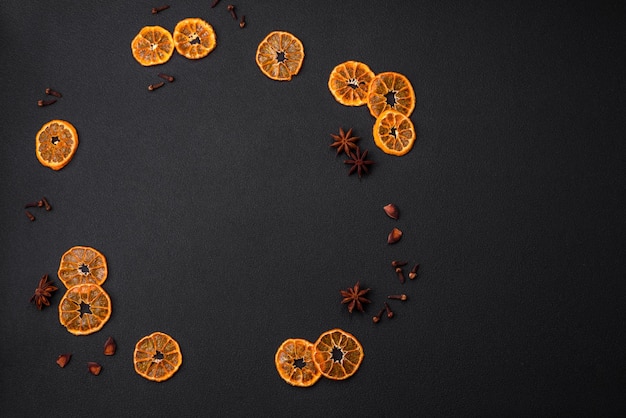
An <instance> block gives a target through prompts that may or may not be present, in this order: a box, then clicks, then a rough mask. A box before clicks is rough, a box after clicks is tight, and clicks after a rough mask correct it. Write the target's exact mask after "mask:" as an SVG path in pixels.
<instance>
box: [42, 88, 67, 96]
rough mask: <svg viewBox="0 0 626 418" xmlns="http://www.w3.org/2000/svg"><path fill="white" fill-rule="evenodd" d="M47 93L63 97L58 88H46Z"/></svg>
mask: <svg viewBox="0 0 626 418" xmlns="http://www.w3.org/2000/svg"><path fill="white" fill-rule="evenodd" d="M46 94H47V95H49V96H54V97H63V95H62V94H61V93H59V92H58V91H56V90H52V89H51V88H47V89H46Z"/></svg>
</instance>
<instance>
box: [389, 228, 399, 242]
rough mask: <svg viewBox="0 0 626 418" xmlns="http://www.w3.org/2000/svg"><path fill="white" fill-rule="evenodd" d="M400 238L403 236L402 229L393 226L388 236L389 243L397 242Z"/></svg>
mask: <svg viewBox="0 0 626 418" xmlns="http://www.w3.org/2000/svg"><path fill="white" fill-rule="evenodd" d="M400 238H402V231H400V230H399V229H398V228H393V229H392V230H391V232H390V233H389V235H388V236H387V244H395V243H396V242H398V241H400Z"/></svg>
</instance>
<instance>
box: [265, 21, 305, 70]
mask: <svg viewBox="0 0 626 418" xmlns="http://www.w3.org/2000/svg"><path fill="white" fill-rule="evenodd" d="M302 61H304V47H303V46H302V42H300V40H299V39H298V38H296V37H295V36H294V35H292V34H291V33H289V32H283V31H274V32H270V33H269V34H268V35H267V36H266V37H265V38H264V39H263V40H262V41H261V43H260V44H259V46H258V48H257V50H256V63H257V65H258V66H259V68H260V69H261V71H262V72H263V74H265V75H266V76H268V77H269V78H271V79H272V80H279V81H288V80H291V77H293V76H294V75H296V74H298V72H299V71H300V68H301V67H302Z"/></svg>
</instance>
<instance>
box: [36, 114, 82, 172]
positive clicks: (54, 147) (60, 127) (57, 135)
mask: <svg viewBox="0 0 626 418" xmlns="http://www.w3.org/2000/svg"><path fill="white" fill-rule="evenodd" d="M35 142H36V148H35V153H36V154H37V159H38V160H39V162H40V163H41V164H43V165H44V166H46V167H49V168H51V169H53V170H60V169H62V168H63V167H65V166H66V165H67V163H69V162H70V160H71V159H72V157H73V156H74V154H75V153H76V149H77V148H78V133H76V128H74V125H72V124H71V123H69V122H67V121H64V120H60V119H54V120H51V121H50V122H48V123H46V124H44V125H43V126H42V127H41V129H40V130H39V132H37V137H36V138H35Z"/></svg>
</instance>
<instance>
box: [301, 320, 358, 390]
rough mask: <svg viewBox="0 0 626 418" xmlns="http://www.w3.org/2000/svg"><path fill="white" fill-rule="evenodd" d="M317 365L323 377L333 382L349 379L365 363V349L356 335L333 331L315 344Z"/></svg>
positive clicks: (340, 330)
mask: <svg viewBox="0 0 626 418" xmlns="http://www.w3.org/2000/svg"><path fill="white" fill-rule="evenodd" d="M314 346H315V353H314V357H313V358H314V360H315V364H316V365H317V367H318V368H319V370H320V372H321V373H322V375H323V376H325V377H327V378H329V379H332V380H343V379H347V378H349V377H350V376H352V375H353V374H355V373H356V371H357V370H358V369H359V366H360V365H361V362H362V361H363V347H362V346H361V343H359V341H358V340H357V339H356V338H355V337H354V335H352V334H350V333H348V332H346V331H344V330H342V329H339V328H335V329H331V330H330V331H326V332H325V333H323V334H322V335H320V336H319V338H318V339H317V341H316V342H315V343H314Z"/></svg>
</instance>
